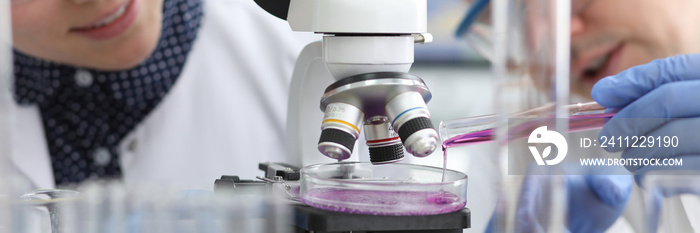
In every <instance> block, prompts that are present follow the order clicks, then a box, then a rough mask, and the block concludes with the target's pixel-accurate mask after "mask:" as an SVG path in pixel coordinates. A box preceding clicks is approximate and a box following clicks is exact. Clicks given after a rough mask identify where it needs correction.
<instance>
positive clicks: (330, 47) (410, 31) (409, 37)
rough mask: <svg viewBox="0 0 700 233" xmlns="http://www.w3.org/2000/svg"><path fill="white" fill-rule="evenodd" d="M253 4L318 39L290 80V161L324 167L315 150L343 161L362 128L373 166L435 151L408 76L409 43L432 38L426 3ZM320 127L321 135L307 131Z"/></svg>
mask: <svg viewBox="0 0 700 233" xmlns="http://www.w3.org/2000/svg"><path fill="white" fill-rule="evenodd" d="M256 2H257V3H258V5H260V6H261V7H262V8H263V9H265V10H266V11H268V12H269V13H271V14H273V15H275V16H277V17H279V18H282V19H285V20H287V21H288V22H289V25H290V26H291V29H292V30H294V31H304V32H314V33H319V34H322V35H323V41H322V42H316V43H312V44H310V45H308V46H307V47H306V48H304V50H303V51H302V52H301V55H300V56H299V59H298V60H297V63H296V67H295V70H294V74H293V77H292V83H291V89H290V91H291V93H290V100H289V105H288V106H289V107H288V108H289V109H288V121H287V135H286V138H287V140H288V141H287V145H288V148H287V149H288V150H287V151H288V152H289V153H291V154H290V156H291V157H292V158H294V159H293V161H292V163H296V164H300V165H309V164H315V163H324V162H328V160H327V159H325V160H324V158H323V156H320V155H319V152H320V153H321V154H323V155H325V156H326V157H329V158H332V159H334V160H338V161H341V160H347V159H349V158H350V157H351V155H352V154H353V151H354V148H355V144H356V141H358V140H360V141H362V135H361V131H364V141H366V146H367V147H368V150H369V157H370V161H371V162H372V164H386V163H393V162H397V161H400V160H402V159H403V158H404V155H403V153H404V148H405V151H407V152H408V153H410V154H413V155H414V156H417V157H424V156H428V155H430V154H431V153H432V152H433V151H434V150H435V149H436V148H438V134H437V132H436V131H435V129H434V127H433V125H432V123H431V121H430V112H429V111H428V108H427V107H426V103H427V102H428V101H430V99H431V97H432V95H431V93H430V90H429V89H428V87H427V86H426V84H425V83H424V82H423V80H421V79H420V78H419V77H417V76H415V75H412V74H409V73H407V72H408V70H409V69H410V68H411V64H412V63H413V50H414V48H413V46H414V44H415V43H429V42H430V41H432V37H431V35H430V34H427V33H425V32H426V28H427V26H426V24H427V2H426V0H381V1H378V0H291V1H290V0H288V1H279V0H256ZM322 90H325V91H324V92H322ZM319 99H320V109H321V112H319V111H318V110H317V109H318V103H319ZM321 113H323V114H321ZM319 122H320V123H321V125H320V126H321V131H320V136H319V132H318V131H314V130H310V129H317V128H318V124H319ZM314 146H315V147H314ZM317 151H318V152H317Z"/></svg>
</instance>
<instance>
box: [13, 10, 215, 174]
mask: <svg viewBox="0 0 700 233" xmlns="http://www.w3.org/2000/svg"><path fill="white" fill-rule="evenodd" d="M201 17H202V7H201V2H200V0H165V2H164V3H163V29H162V32H161V38H160V40H159V41H158V45H157V47H156V50H155V51H154V52H153V53H152V54H151V56H150V57H149V58H147V59H146V60H145V61H144V62H143V63H141V64H140V65H138V66H136V67H135V68H133V69H131V70H124V71H110V72H106V71H99V70H92V69H83V68H78V67H72V66H66V65H61V64H56V63H53V62H49V61H45V60H42V59H38V58H34V57H30V56H28V55H25V54H22V53H20V52H18V51H15V52H14V64H15V67H14V71H15V99H16V101H17V102H18V103H19V104H20V105H31V104H37V105H38V106H39V109H40V111H41V118H42V122H43V125H44V132H45V136H46V141H47V144H48V150H49V153H50V155H51V165H52V167H53V174H54V179H55V182H56V185H58V186H60V185H64V184H70V183H77V182H81V181H84V180H87V179H92V178H120V177H121V174H122V171H121V168H120V165H119V153H120V151H119V149H118V146H119V143H120V141H121V140H122V139H123V138H124V136H126V135H127V134H128V133H129V132H130V131H131V130H133V129H134V128H135V127H136V125H137V124H138V123H139V122H141V121H142V120H143V119H144V118H145V117H146V116H147V115H148V114H149V113H150V112H151V111H152V110H153V108H154V107H156V105H158V103H159V102H160V101H161V100H162V99H163V97H164V96H165V94H166V93H167V92H168V90H169V89H170V88H171V87H172V86H173V84H174V83H175V81H176V80H177V78H178V76H179V74H180V71H181V70H182V68H183V66H184V64H185V61H186V60H187V54H188V53H189V51H190V49H191V47H192V42H193V41H194V39H195V37H196V33H197V29H198V28H199V24H200V19H201Z"/></svg>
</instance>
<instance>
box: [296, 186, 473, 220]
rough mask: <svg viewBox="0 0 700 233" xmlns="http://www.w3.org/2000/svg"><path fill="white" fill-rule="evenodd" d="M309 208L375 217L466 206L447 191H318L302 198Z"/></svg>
mask: <svg viewBox="0 0 700 233" xmlns="http://www.w3.org/2000/svg"><path fill="white" fill-rule="evenodd" d="M301 201H302V202H303V203H305V204H307V205H310V206H313V207H316V208H319V209H325V210H330V211H338V212H346V213H353V214H371V215H433V214H443V213H451V212H455V211H458V210H460V209H462V208H464V206H465V205H466V201H465V200H464V199H462V198H460V197H459V196H457V195H455V194H452V193H449V192H445V191H378V190H352V189H334V188H317V189H313V190H310V191H309V192H308V193H307V195H305V196H304V197H302V198H301Z"/></svg>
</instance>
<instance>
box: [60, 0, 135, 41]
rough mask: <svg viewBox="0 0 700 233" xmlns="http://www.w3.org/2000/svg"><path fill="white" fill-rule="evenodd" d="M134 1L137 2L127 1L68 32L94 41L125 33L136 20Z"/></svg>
mask: <svg viewBox="0 0 700 233" xmlns="http://www.w3.org/2000/svg"><path fill="white" fill-rule="evenodd" d="M136 1H138V0H128V1H127V2H125V3H124V4H122V5H120V6H119V7H117V8H115V9H113V10H111V11H109V12H108V13H106V14H103V15H102V16H101V17H99V18H97V19H96V20H93V21H92V22H90V23H88V24H84V25H81V26H77V27H73V28H71V30H70V31H71V32H75V33H78V34H80V35H83V36H85V37H88V38H91V39H95V40H104V39H109V38H113V37H116V36H118V35H120V34H121V33H123V32H124V31H126V29H128V28H129V26H131V24H132V23H133V22H134V20H135V19H136V15H137V12H138V7H137V5H138V4H136Z"/></svg>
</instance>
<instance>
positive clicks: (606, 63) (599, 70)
mask: <svg viewBox="0 0 700 233" xmlns="http://www.w3.org/2000/svg"><path fill="white" fill-rule="evenodd" d="M623 48H624V46H623V45H622V44H618V45H615V46H611V47H607V48H603V49H597V50H595V51H592V52H589V53H587V54H586V55H584V56H582V57H581V58H580V59H578V61H577V62H576V63H574V65H573V66H572V68H571V71H572V74H573V77H576V78H578V79H581V81H583V82H585V83H589V84H590V85H593V84H595V82H597V81H598V80H600V79H602V78H604V77H607V76H610V75H614V74H615V73H616V72H617V71H618V67H619V64H620V57H621V54H622V50H623Z"/></svg>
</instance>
